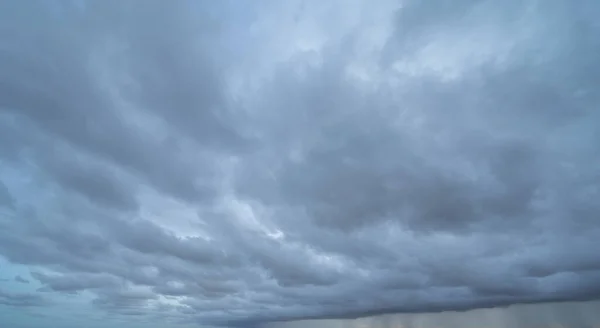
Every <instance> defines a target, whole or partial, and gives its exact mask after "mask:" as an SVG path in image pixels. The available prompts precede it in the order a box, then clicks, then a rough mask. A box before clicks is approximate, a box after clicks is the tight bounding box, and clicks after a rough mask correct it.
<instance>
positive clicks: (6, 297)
mask: <svg viewBox="0 0 600 328" xmlns="http://www.w3.org/2000/svg"><path fill="white" fill-rule="evenodd" d="M0 305H4V306H11V307H36V306H43V305H47V302H46V301H45V300H44V298H43V297H42V296H40V295H37V294H31V293H11V292H7V291H4V290H0Z"/></svg>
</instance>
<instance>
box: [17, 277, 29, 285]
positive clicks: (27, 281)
mask: <svg viewBox="0 0 600 328" xmlns="http://www.w3.org/2000/svg"><path fill="white" fill-rule="evenodd" d="M15 281H16V282H20V283H22V284H28V283H29V280H27V279H25V278H23V277H21V276H15Z"/></svg>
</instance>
